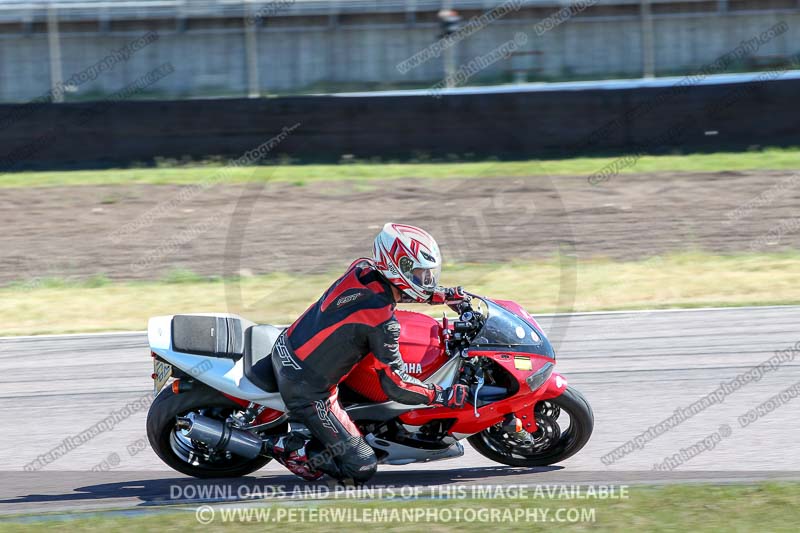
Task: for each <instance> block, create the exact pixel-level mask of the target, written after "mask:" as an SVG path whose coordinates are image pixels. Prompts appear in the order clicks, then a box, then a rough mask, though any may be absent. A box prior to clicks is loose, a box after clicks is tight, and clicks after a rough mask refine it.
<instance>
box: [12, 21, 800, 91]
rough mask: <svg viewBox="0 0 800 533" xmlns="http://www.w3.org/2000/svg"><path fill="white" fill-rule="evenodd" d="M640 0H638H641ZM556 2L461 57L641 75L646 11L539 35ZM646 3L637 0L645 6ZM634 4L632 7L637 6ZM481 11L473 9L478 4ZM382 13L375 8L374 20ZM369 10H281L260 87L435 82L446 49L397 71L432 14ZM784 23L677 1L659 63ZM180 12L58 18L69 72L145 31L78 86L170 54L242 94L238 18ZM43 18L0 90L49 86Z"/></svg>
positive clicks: (499, 66) (793, 42) (428, 32)
mask: <svg viewBox="0 0 800 533" xmlns="http://www.w3.org/2000/svg"><path fill="white" fill-rule="evenodd" d="M633 7H634V8H636V6H633ZM554 9H555V8H553V9H538V10H536V11H535V12H534V11H526V12H524V13H523V12H519V13H511V14H509V15H507V16H506V17H505V18H503V19H501V20H498V21H496V22H494V23H492V24H491V25H489V26H488V27H486V28H484V29H483V30H481V31H479V32H477V33H476V34H474V35H472V36H470V37H468V38H467V39H465V40H464V41H462V42H461V43H460V44H459V45H458V47H457V49H456V52H455V54H456V65H457V66H458V65H464V64H467V63H468V62H469V61H470V60H472V59H474V58H475V57H477V56H481V55H484V54H486V53H487V52H489V51H491V50H492V49H493V48H496V47H497V46H499V45H500V44H502V43H504V42H507V41H508V40H509V39H512V38H513V37H514V35H515V34H516V33H518V32H525V33H526V34H527V35H528V36H529V39H528V41H527V43H526V44H525V45H524V46H523V47H522V48H521V49H520V50H521V51H536V52H540V54H539V55H520V56H516V57H512V58H510V59H505V60H501V61H498V62H497V63H495V64H493V65H491V66H490V67H488V68H486V69H484V70H482V71H481V72H480V73H478V74H477V75H475V77H474V78H473V80H475V81H492V80H495V81H500V80H508V79H510V78H511V76H512V70H513V69H517V70H526V69H528V70H529V71H530V72H529V74H528V79H529V80H536V79H555V78H587V77H595V78H597V77H603V76H620V75H623V76H631V77H632V76H638V75H640V74H641V72H642V37H641V20H640V18H639V16H638V15H620V16H589V15H590V10H587V12H586V13H585V14H584V15H585V16H584V15H580V16H576V17H574V18H572V19H570V20H568V21H566V22H564V23H563V24H561V25H559V26H557V27H556V28H554V29H552V30H551V31H548V32H546V33H545V34H543V35H541V36H537V35H536V32H535V31H534V25H535V23H537V22H539V21H541V20H542V17H543V16H546V15H547V14H549V13H552V12H553V11H554ZM637 9H638V8H637ZM629 11H630V10H629ZM479 13H480V12H475V14H479ZM373 18H374V20H373ZM373 18H371V17H370V16H367V15H364V16H360V17H358V20H355V21H348V20H347V19H341V18H340V19H336V20H333V19H328V18H325V17H284V18H282V19H278V20H277V21H276V22H274V23H272V22H268V23H267V25H266V26H264V27H259V28H258V29H257V42H258V47H257V56H258V71H259V80H260V88H261V92H262V93H287V92H300V91H305V92H307V91H314V90H317V91H320V92H324V91H326V90H336V89H350V90H359V89H361V88H374V87H376V86H417V87H420V86H427V85H432V84H434V83H436V82H437V81H439V80H441V79H442V78H443V75H444V73H443V64H442V63H443V62H442V59H441V58H436V59H432V60H430V61H428V62H426V63H424V64H423V65H421V66H419V67H417V68H415V69H413V70H411V71H409V72H408V73H405V74H403V73H401V72H399V71H398V70H397V69H396V65H397V64H398V63H399V62H401V61H403V60H405V59H407V58H409V57H410V56H412V55H413V54H415V53H417V52H418V51H420V50H422V49H424V48H425V47H426V46H428V45H430V44H431V43H432V42H434V41H435V40H436V37H437V34H438V32H439V28H438V25H437V24H436V23H435V22H426V21H425V20H424V19H423V18H419V19H418V20H417V22H414V23H408V22H407V21H406V20H405V18H404V16H403V15H400V14H397V15H391V14H383V15H380V16H379V15H375V16H374V17H373ZM781 21H783V22H786V24H787V25H788V31H787V32H786V33H784V34H783V35H780V36H778V37H776V38H774V39H772V40H771V41H770V42H769V43H767V44H766V45H765V46H763V47H762V48H761V49H759V50H758V51H757V52H755V54H754V55H756V56H759V57H761V56H773V55H774V56H788V55H791V54H795V53H797V52H800V13H799V12H797V11H796V10H795V11H774V12H748V13H727V14H700V15H698V14H691V13H680V12H675V13H670V14H665V15H657V16H656V17H655V19H654V30H655V40H654V44H655V46H654V49H655V66H656V72H657V73H661V74H666V73H679V72H690V71H692V70H693V69H696V68H698V67H700V66H702V65H704V64H706V63H709V62H712V61H713V60H714V59H716V58H717V57H718V56H720V55H721V54H724V53H726V52H728V51H730V50H731V49H733V48H734V47H735V46H737V45H738V44H739V43H740V42H741V41H742V40H747V39H750V38H752V37H753V36H755V35H758V34H759V33H760V32H762V31H764V30H765V29H767V28H769V27H771V26H773V25H774V24H776V23H778V22H781ZM175 28H176V24H175V21H166V20H164V21H149V20H142V21H132V22H126V23H124V24H111V26H110V29H108V31H100V30H99V29H98V28H97V25H96V24H84V23H82V24H80V25H72V26H70V25H69V24H66V23H64V24H62V33H61V39H60V41H61V56H62V61H61V63H62V69H63V77H64V78H65V79H68V78H69V77H70V75H71V74H73V73H76V72H80V71H81V70H83V69H86V68H87V67H89V66H91V65H93V64H94V63H96V62H97V61H99V60H101V59H102V58H103V57H104V56H106V55H107V54H108V53H110V52H111V51H112V50H115V49H118V48H120V47H122V46H124V45H125V43H127V42H129V41H130V40H132V39H135V38H136V37H138V36H140V35H142V34H144V33H145V32H147V31H157V32H158V34H159V39H158V41H157V42H155V43H152V44H151V45H149V46H147V47H145V48H144V49H142V50H140V51H138V52H136V53H135V54H133V55H132V56H131V57H130V58H129V59H128V60H127V61H124V62H121V63H118V64H117V65H116V66H115V67H114V69H113V70H111V71H107V72H103V73H102V74H101V75H99V76H98V77H97V79H95V80H93V81H89V82H87V83H85V84H82V85H81V86H80V87H78V88H77V90H76V92H75V93H72V94H69V95H67V99H68V100H69V99H70V98H76V97H77V98H88V97H91V96H93V95H102V94H105V95H108V94H112V93H114V92H115V91H118V90H119V89H121V88H123V87H124V86H126V85H127V84H129V83H131V82H133V81H134V80H136V79H137V78H138V77H140V76H142V75H143V74H145V73H146V72H148V71H149V70H151V69H152V68H155V67H156V66H158V65H160V64H162V63H165V62H169V63H171V64H172V65H173V66H174V67H175V71H176V72H175V75H173V76H169V77H168V78H165V79H164V80H162V81H161V82H160V83H158V84H157V85H155V86H153V87H152V88H150V92H151V93H152V94H153V95H155V96H160V97H183V96H190V95H198V96H201V95H202V96H223V95H225V96H243V95H246V94H247V86H248V69H247V61H246V49H245V38H244V32H243V29H242V24H241V20H237V19H208V20H205V21H197V22H194V23H193V22H191V21H190V22H189V23H188V24H187V25H186V28H187V29H186V30H185V31H176V29H175ZM44 30H45V28H44V26H43V25H41V24H35V25H33V27H31V28H29V31H23V30H22V29H21V27H17V26H13V27H12V26H11V25H0V101H25V100H28V99H32V98H35V97H37V96H39V95H42V94H45V93H46V92H47V91H48V89H49V86H50V66H49V59H48V58H49V53H48V41H47V34H46V32H45V31H44Z"/></svg>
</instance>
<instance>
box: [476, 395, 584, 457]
mask: <svg viewBox="0 0 800 533" xmlns="http://www.w3.org/2000/svg"><path fill="white" fill-rule="evenodd" d="M531 414H533V416H535V417H536V424H537V426H538V429H537V430H536V431H535V432H533V433H528V432H527V431H524V430H523V431H522V432H520V433H517V434H511V433H508V432H505V431H503V428H502V423H500V424H496V425H494V426H492V427H490V428H488V429H486V430H484V431H482V432H481V433H480V438H481V440H482V441H483V443H484V444H485V445H486V446H488V447H489V448H491V449H492V450H494V451H495V452H496V453H499V454H501V455H503V456H506V457H509V458H512V459H521V460H525V459H531V458H535V457H545V456H549V455H553V454H556V453H559V452H560V451H561V450H564V449H566V448H568V447H570V446H571V445H572V444H573V443H574V442H576V441H577V440H578V437H579V435H578V431H579V428H578V427H577V424H576V423H575V422H574V421H575V420H577V419H576V417H574V416H572V415H571V414H570V413H569V411H568V410H567V409H564V408H563V407H561V406H560V405H558V404H557V403H555V402H554V401H552V400H546V401H542V402H537V403H536V406H535V407H534V408H533V409H532V410H531Z"/></svg>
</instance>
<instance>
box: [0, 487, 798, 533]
mask: <svg viewBox="0 0 800 533" xmlns="http://www.w3.org/2000/svg"><path fill="white" fill-rule="evenodd" d="M799 489H800V484H798V483H762V484H758V485H724V486H708V485H672V486H666V487H630V488H628V491H627V497H623V498H614V499H610V498H609V499H599V498H598V499H582V500H577V499H572V500H570V499H547V498H538V497H536V496H535V494H536V492H535V491H534V490H533V489H531V490H530V491H528V493H527V495H526V497H525V498H524V499H523V498H517V499H452V500H427V501H426V500H410V501H374V500H373V501H367V502H363V501H362V502H357V501H352V500H338V501H332V502H311V503H303V504H298V505H291V506H286V505H284V506H280V505H265V506H263V507H255V508H252V509H254V510H253V511H250V514H249V516H250V521H248V520H247V516H248V514H247V508H246V507H243V508H242V509H244V510H245V512H244V513H243V514H242V515H237V514H236V512H235V511H233V513H234V514H233V515H232V517H231V519H230V520H223V513H222V510H221V509H220V508H219V507H218V508H217V509H216V510H215V515H214V518H213V521H212V522H211V523H210V524H208V525H203V526H202V527H203V530H204V531H209V532H214V531H240V530H263V529H265V527H266V529H270V526H271V527H273V528H275V527H290V528H291V530H292V531H297V532H304V531H318V530H319V528H320V523H325V524H326V525H327V526H328V527H330V525H332V524H335V529H336V530H337V531H375V530H380V531H419V530H420V529H422V528H424V529H425V530H427V531H485V530H486V528H487V527H495V528H500V529H499V530H501V531H531V530H532V529H533V530H537V529H540V530H544V529H545V528H549V529H552V528H553V527H554V526H555V527H558V529H559V530H565V531H601V532H602V531H654V532H660V531H694V532H717V531H738V532H747V531H770V532H783V531H786V532H789V531H792V532H794V531H797V524H798V523H800V490H799ZM618 493H619V492H618ZM403 510H405V511H406V515H405V516H403V514H402V512H403ZM581 510H583V511H581ZM257 511H258V512H260V513H261V514H260V516H261V517H262V518H261V520H260V521H259V520H258V518H256V517H257V516H259V515H257V514H256V512H257ZM292 512H293V513H294V514H293V515H292V514H290V513H292ZM312 513H313V514H312ZM323 513H327V514H323ZM334 513H338V516H339V517H340V518H339V519H336V518H334V517H335V516H337V515H336V514H334ZM493 513H494V514H493ZM545 513H546V514H545ZM303 515H305V516H306V517H311V516H316V517H317V519H316V520H314V521H311V520H310V519H309V518H306V520H305V521H300V518H299V517H300V516H303ZM205 516H209V515H205ZM291 516H294V517H295V518H294V520H291V519H290V517H291ZM376 516H381V517H383V516H385V517H387V518H386V519H384V520H382V521H378V520H374V518H375V517H376ZM414 516H419V517H420V518H419V519H414V518H410V517H414ZM456 516H461V517H473V518H472V520H463V519H462V520H461V521H457V520H456V519H455V518H456ZM481 516H482V517H484V519H483V520H482V519H481V518H480V517H481ZM492 516H495V517H497V519H495V520H492V518H491V517H492ZM279 517H281V519H280V520H278V518H279ZM323 517H326V519H323ZM354 517H360V518H362V520H363V521H362V522H355V521H354V520H353V518H354ZM369 517H372V518H373V520H372V521H370V520H369ZM395 517H396V518H397V519H396V520H393V518H395ZM515 517H519V518H518V519H515ZM429 518H430V519H429ZM21 520H25V518H24V517H23V518H20V517H16V518H11V519H8V520H0V531H3V532H10V533H16V532H22V531H29V530H34V529H35V530H36V531H63V530H65V529H69V530H70V531H74V532H94V531H103V532H106V531H131V530H135V531H184V530H187V529H194V528H195V527H197V526H198V525H199V524H198V521H197V518H196V514H195V512H194V511H193V510H191V511H184V512H180V513H164V514H158V515H152V514H150V515H148V514H144V513H142V515H141V516H136V514H133V513H130V512H128V513H125V514H124V515H123V514H117V515H114V514H101V515H95V516H93V517H88V518H87V517H81V516H80V515H76V516H72V517H63V516H62V517H48V518H47V519H45V520H35V521H28V522H27V523H24V522H23V523H21ZM281 524H283V525H281Z"/></svg>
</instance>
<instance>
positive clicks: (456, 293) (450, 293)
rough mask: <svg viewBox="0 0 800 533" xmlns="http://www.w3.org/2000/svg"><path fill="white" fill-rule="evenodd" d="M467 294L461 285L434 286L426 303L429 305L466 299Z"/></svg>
mask: <svg viewBox="0 0 800 533" xmlns="http://www.w3.org/2000/svg"><path fill="white" fill-rule="evenodd" d="M468 298H469V296H467V294H466V293H465V292H464V289H463V287H450V288H448V287H436V288H435V289H434V290H433V294H432V295H431V298H430V300H428V303H429V304H431V305H438V304H451V303H456V302H461V301H464V300H467V299H468Z"/></svg>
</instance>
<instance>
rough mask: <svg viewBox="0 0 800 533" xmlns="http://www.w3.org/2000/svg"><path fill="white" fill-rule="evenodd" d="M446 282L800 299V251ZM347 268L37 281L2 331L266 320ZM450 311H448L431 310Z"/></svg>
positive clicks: (575, 304) (724, 300) (1, 321)
mask: <svg viewBox="0 0 800 533" xmlns="http://www.w3.org/2000/svg"><path fill="white" fill-rule="evenodd" d="M444 270H445V271H444V275H443V280H442V281H443V283H444V284H447V285H463V286H464V287H465V288H467V289H468V290H470V291H472V292H475V293H477V294H482V295H486V296H490V297H494V298H508V299H513V300H516V301H518V302H520V303H521V304H522V305H524V306H525V308H526V309H528V310H529V311H530V312H531V313H533V314H534V315H535V314H537V313H548V312H556V311H565V310H574V311H597V310H624V309H642V308H657V309H658V308H676V307H709V306H741V305H780V304H796V303H800V252H787V253H780V254H742V255H730V256H720V255H710V254H705V253H682V254H673V255H666V256H656V257H653V258H650V259H648V260H645V261H631V262H616V261H610V260H603V259H593V260H588V261H580V262H578V263H572V262H569V261H559V260H548V261H537V262H526V263H513V262H512V263H508V264H502V265H492V264H479V265H478V264H467V265H450V266H447V267H446V268H445V269H444ZM339 274H340V273H331V274H327V275H309V276H303V277H296V276H291V275H288V274H282V273H278V274H269V275H264V276H255V277H250V278H242V279H236V280H233V279H231V280H220V279H216V280H207V279H204V278H201V277H199V276H196V275H191V274H189V273H180V275H177V274H176V275H173V276H170V277H168V278H167V279H166V280H165V281H159V282H128V283H114V282H111V281H109V280H107V279H106V278H104V277H102V276H95V277H93V278H90V279H88V280H84V281H81V282H68V281H64V280H29V281H27V282H20V283H16V284H12V285H10V286H7V287H4V288H0V335H32V334H44V333H73V332H92V331H122V330H142V329H145V328H146V324H147V319H148V317H151V316H155V315H161V314H177V313H194V312H233V313H239V314H242V315H243V316H246V317H247V318H249V319H251V320H254V321H257V322H265V323H276V324H281V323H287V322H291V321H292V320H293V319H294V318H296V317H297V316H299V315H300V314H301V313H302V312H303V311H304V310H305V309H306V307H307V306H308V305H309V304H310V303H311V302H312V301H314V300H315V299H316V298H318V297H319V295H320V294H321V293H322V292H323V291H324V290H325V288H327V287H328V285H329V284H330V283H331V282H332V281H333V280H334V279H335V278H336V276H337V275H339ZM421 309H422V310H423V311H430V312H436V313H441V309H439V308H431V307H428V306H421Z"/></svg>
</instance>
